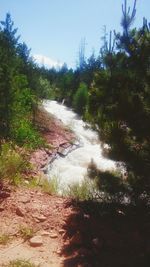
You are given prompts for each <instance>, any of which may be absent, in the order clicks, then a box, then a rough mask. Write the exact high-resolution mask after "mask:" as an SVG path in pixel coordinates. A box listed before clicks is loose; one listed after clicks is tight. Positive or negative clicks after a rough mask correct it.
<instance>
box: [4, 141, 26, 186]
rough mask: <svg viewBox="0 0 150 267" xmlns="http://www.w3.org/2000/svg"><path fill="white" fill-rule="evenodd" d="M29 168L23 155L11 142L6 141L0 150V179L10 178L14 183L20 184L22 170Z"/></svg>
mask: <svg viewBox="0 0 150 267" xmlns="http://www.w3.org/2000/svg"><path fill="white" fill-rule="evenodd" d="M27 168H29V164H28V163H27V161H26V160H25V159H24V157H23V155H22V154H21V153H19V152H17V149H15V148H13V145H12V144H10V143H4V144H2V146H1V150H0V179H8V180H10V181H11V182H12V183H13V184H18V183H19V181H20V179H21V174H22V172H24V171H26V169H27Z"/></svg>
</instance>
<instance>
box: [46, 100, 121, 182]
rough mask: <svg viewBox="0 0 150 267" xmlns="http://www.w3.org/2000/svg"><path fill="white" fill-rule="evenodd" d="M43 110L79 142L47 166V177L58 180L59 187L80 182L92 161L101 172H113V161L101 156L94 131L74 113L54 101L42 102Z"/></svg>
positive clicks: (114, 167)
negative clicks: (64, 126) (64, 155)
mask: <svg viewBox="0 0 150 267" xmlns="http://www.w3.org/2000/svg"><path fill="white" fill-rule="evenodd" d="M43 105H44V108H45V109H46V110H47V111H48V112H49V113H51V114H53V115H55V116H56V117H57V118H58V119H60V120H61V121H62V122H63V123H64V125H66V126H67V127H69V128H70V129H72V131H73V132H74V133H75V135H76V136H77V139H78V140H79V142H80V146H79V147H78V148H77V149H75V150H73V151H72V152H70V153H69V154H68V155H67V156H66V157H58V158H57V159H56V160H54V162H53V163H52V164H51V165H50V166H49V169H48V175H49V177H50V178H51V177H53V176H56V177H58V178H59V181H60V186H63V187H66V186H67V185H69V184H71V183H76V182H79V183H80V182H81V181H83V179H84V178H85V176H86V174H87V167H88V165H89V163H90V162H91V160H93V161H94V162H95V163H96V165H97V167H98V168H99V169H101V170H114V169H116V164H115V162H114V161H112V160H109V159H106V158H104V157H103V156H102V147H101V144H100V141H99V138H98V134H97V133H96V131H93V130H91V129H89V128H87V127H86V125H87V124H86V123H85V122H83V120H81V119H80V118H79V117H78V116H77V115H76V113H74V112H73V111H72V110H71V109H68V108H67V107H65V106H64V105H61V104H59V103H57V102H56V101H44V103H43Z"/></svg>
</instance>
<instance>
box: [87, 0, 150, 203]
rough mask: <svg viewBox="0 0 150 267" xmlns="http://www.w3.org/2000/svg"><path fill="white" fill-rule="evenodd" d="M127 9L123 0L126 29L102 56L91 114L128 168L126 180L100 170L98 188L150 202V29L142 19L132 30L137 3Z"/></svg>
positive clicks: (92, 92)
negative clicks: (114, 44) (138, 27)
mask: <svg viewBox="0 0 150 267" xmlns="http://www.w3.org/2000/svg"><path fill="white" fill-rule="evenodd" d="M135 3H136V1H135ZM127 10H128V9H127V6H126V1H125V7H123V12H124V13H123V16H124V17H123V19H122V26H123V33H122V34H116V35H115V38H116V40H115V41H116V49H115V51H112V50H107V49H106V50H105V53H104V54H103V57H102V60H103V66H104V67H105V68H104V69H103V70H100V71H99V72H96V73H95V78H94V81H93V84H92V87H91V89H90V92H89V95H90V97H89V109H88V112H89V113H90V114H91V115H92V116H93V118H94V123H95V125H97V126H98V127H99V129H100V138H101V140H102V141H103V142H104V143H108V144H110V150H109V153H108V155H109V156H110V157H111V158H112V159H115V160H118V161H122V162H124V163H125V167H126V182H125V181H123V178H122V177H121V175H120V176H117V177H116V176H114V175H112V178H111V174H109V173H103V174H102V173H99V179H100V184H101V186H100V188H102V190H104V191H107V192H108V193H109V194H110V195H112V194H114V195H115V194H116V195H117V194H118V195H119V193H120V192H122V193H123V194H124V195H125V194H126V192H127V195H128V196H129V197H130V200H132V201H133V203H135V204H137V203H139V202H141V201H142V202H143V203H148V199H149V191H150V180H149V173H150V146H149V134H150V132H149V129H150V86H149V84H150V83H149V81H150V66H149V55H150V46H149V43H150V29H149V25H148V23H147V21H146V20H144V24H143V27H142V28H140V29H139V30H135V29H133V30H131V29H130V27H131V25H132V22H133V19H134V17H135V5H134V7H133V12H132V14H131V15H130V14H129V12H130V9H129V10H128V11H127ZM89 119H90V117H89ZM92 122H93V121H92ZM122 185H123V187H122ZM124 189H126V190H125V191H124Z"/></svg>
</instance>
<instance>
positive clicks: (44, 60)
mask: <svg viewBox="0 0 150 267" xmlns="http://www.w3.org/2000/svg"><path fill="white" fill-rule="evenodd" d="M33 58H34V59H35V61H36V63H38V64H39V65H40V66H41V65H44V66H46V67H49V68H52V67H54V68H60V67H62V65H63V63H62V62H60V61H59V60H53V59H51V58H49V57H46V56H44V55H33Z"/></svg>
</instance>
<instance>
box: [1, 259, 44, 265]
mask: <svg viewBox="0 0 150 267" xmlns="http://www.w3.org/2000/svg"><path fill="white" fill-rule="evenodd" d="M2 267H40V265H35V264H34V263H31V262H30V261H28V260H14V261H10V262H9V263H8V264H3V265H2Z"/></svg>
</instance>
